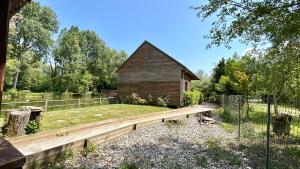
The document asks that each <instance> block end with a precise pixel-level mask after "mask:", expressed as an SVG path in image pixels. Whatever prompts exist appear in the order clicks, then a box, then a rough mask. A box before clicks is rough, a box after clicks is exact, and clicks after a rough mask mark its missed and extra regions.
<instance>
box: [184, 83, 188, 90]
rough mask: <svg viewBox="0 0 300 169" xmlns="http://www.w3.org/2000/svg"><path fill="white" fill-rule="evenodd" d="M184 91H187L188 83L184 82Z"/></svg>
mask: <svg viewBox="0 0 300 169" xmlns="http://www.w3.org/2000/svg"><path fill="white" fill-rule="evenodd" d="M184 90H185V91H188V82H185V83H184Z"/></svg>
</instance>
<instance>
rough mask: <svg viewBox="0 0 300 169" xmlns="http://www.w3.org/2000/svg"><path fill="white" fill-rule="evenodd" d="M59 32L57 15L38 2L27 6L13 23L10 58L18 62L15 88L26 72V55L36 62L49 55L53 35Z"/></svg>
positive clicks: (14, 82)
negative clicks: (21, 73)
mask: <svg viewBox="0 0 300 169" xmlns="http://www.w3.org/2000/svg"><path fill="white" fill-rule="evenodd" d="M57 30H58V21H57V17H56V14H55V13H54V11H53V10H52V9H50V8H49V7H42V6H40V4H39V3H37V2H32V3H31V4H29V5H27V6H25V7H24V8H23V9H22V10H21V12H20V13H19V14H18V15H16V16H15V17H14V18H13V19H12V22H11V31H10V34H9V46H10V47H9V50H10V51H9V58H11V59H14V60H15V61H16V68H15V73H14V80H13V85H12V87H13V88H16V87H17V84H18V80H19V79H20V77H19V75H20V72H22V71H24V67H26V66H24V64H26V63H24V62H25V55H26V54H32V56H31V57H33V58H34V59H33V60H34V61H39V60H41V58H43V57H44V56H46V55H47V54H49V48H50V47H51V45H52V44H53V40H52V35H53V34H54V33H55V32H56V31H57Z"/></svg>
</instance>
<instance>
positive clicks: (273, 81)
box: [259, 46, 300, 114]
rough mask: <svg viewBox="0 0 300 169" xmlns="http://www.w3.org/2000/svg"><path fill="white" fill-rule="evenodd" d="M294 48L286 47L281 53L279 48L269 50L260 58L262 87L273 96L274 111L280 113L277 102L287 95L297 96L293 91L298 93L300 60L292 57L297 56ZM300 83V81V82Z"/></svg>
mask: <svg viewBox="0 0 300 169" xmlns="http://www.w3.org/2000/svg"><path fill="white" fill-rule="evenodd" d="M293 48H294V47H291V46H289V47H285V48H284V49H282V51H281V52H280V55H279V54H278V53H279V52H278V51H276V50H277V48H273V49H270V50H268V51H267V52H266V53H265V54H264V55H263V56H262V57H261V58H260V66H259V73H260V75H261V77H262V78H261V79H260V87H261V90H264V91H265V93H267V94H268V95H272V96H273V101H274V110H275V113H276V114H277V113H278V107H277V105H278V104H277V102H278V99H280V98H281V97H282V96H284V95H285V94H290V95H292V94H293V95H295V94H296V93H293V92H291V91H296V90H297V88H298V86H295V84H296V83H297V81H298V80H299V79H298V78H299V64H300V60H299V59H298V58H294V57H291V56H295V54H294V52H295V50H294V49H293ZM298 82H299V81H298Z"/></svg>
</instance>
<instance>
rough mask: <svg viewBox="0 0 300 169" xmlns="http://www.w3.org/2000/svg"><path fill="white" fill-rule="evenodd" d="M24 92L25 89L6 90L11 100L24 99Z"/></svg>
mask: <svg viewBox="0 0 300 169" xmlns="http://www.w3.org/2000/svg"><path fill="white" fill-rule="evenodd" d="M26 93H28V92H25V91H22V90H21V91H18V90H17V89H9V90H8V91H7V94H8V95H9V97H10V99H11V100H16V99H25V97H26Z"/></svg>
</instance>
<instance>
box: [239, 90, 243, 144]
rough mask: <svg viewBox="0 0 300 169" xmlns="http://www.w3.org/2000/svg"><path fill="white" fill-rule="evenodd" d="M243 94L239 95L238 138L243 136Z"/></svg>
mask: <svg viewBox="0 0 300 169" xmlns="http://www.w3.org/2000/svg"><path fill="white" fill-rule="evenodd" d="M242 98H243V96H239V98H238V109H239V110H238V113H239V114H238V140H240V138H241V105H242V104H241V103H242Z"/></svg>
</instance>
